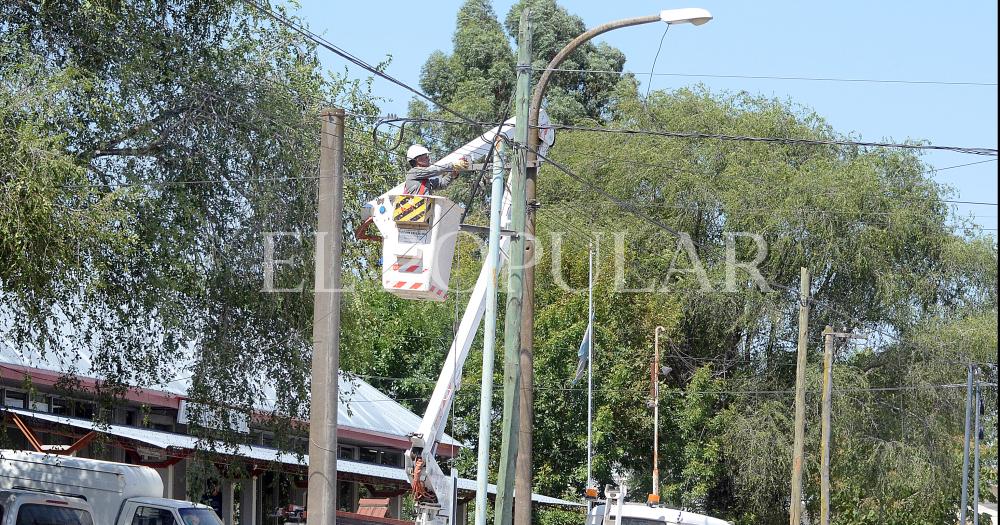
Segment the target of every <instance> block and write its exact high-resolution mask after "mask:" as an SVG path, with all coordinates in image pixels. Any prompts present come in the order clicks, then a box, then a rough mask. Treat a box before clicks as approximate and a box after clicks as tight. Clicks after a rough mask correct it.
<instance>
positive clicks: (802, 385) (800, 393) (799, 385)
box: [788, 268, 810, 525]
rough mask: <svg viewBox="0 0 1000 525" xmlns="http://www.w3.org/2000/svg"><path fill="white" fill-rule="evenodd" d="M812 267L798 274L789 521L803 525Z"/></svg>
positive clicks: (796, 524)
mask: <svg viewBox="0 0 1000 525" xmlns="http://www.w3.org/2000/svg"><path fill="white" fill-rule="evenodd" d="M809 286H810V283H809V269H808V268H802V269H801V271H800V275H799V341H798V362H797V364H796V367H795V443H794V445H793V447H792V497H791V502H790V505H789V513H788V523H789V525H802V462H803V459H804V457H803V456H804V452H805V439H806V367H807V366H808V359H807V355H808V347H809V295H810V293H809Z"/></svg>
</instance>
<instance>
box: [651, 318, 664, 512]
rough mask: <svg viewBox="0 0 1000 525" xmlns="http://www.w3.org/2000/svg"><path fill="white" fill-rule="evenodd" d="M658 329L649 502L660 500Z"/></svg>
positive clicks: (655, 336)
mask: <svg viewBox="0 0 1000 525" xmlns="http://www.w3.org/2000/svg"><path fill="white" fill-rule="evenodd" d="M660 330H666V328H664V327H662V326H657V327H656V328H654V329H653V373H652V374H651V375H652V378H653V497H652V498H650V499H651V501H650V503H659V502H660Z"/></svg>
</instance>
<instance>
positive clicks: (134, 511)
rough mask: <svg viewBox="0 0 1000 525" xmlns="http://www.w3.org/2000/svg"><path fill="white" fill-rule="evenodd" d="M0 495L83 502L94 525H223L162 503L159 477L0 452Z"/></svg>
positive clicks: (193, 508) (208, 513)
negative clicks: (33, 494)
mask: <svg viewBox="0 0 1000 525" xmlns="http://www.w3.org/2000/svg"><path fill="white" fill-rule="evenodd" d="M3 489H14V490H19V491H31V492H36V493H39V494H44V495H51V496H52V498H51V499H52V500H53V501H55V500H66V501H72V500H74V499H76V500H82V501H84V502H86V503H87V504H89V505H90V507H92V508H93V525H222V521H221V520H219V517H218V516H217V515H216V514H215V511H213V510H212V509H211V507H207V506H205V505H198V504H195V503H191V502H190V501H181V500H174V499H166V498H162V497H161V496H162V495H163V481H162V480H161V479H160V475H159V474H157V473H156V471H155V470H153V469H151V468H149V467H143V466H139V465H127V464H123V463H113V462H110V461H100V460H96V459H85V458H76V457H70V456H57V455H52V454H43V453H39V452H28V451H22V450H0V490H3ZM18 523H20V522H18ZM31 523H33V522H31ZM39 523H43V522H39ZM0 525H7V524H5V523H3V522H2V521H0ZM80 525H89V524H87V523H81V524H80Z"/></svg>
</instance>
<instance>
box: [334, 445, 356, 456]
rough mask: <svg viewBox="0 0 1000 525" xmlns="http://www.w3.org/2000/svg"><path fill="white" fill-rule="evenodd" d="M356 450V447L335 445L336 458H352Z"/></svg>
mask: <svg viewBox="0 0 1000 525" xmlns="http://www.w3.org/2000/svg"><path fill="white" fill-rule="evenodd" d="M357 450H358V448H357V447H352V446H349V445H340V446H338V447H337V459H354V453H355V452H356V451H357Z"/></svg>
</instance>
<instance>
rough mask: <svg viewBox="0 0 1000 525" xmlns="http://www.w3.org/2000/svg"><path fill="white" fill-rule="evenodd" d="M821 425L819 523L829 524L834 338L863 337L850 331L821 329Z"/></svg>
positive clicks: (829, 328) (828, 327) (822, 524)
mask: <svg viewBox="0 0 1000 525" xmlns="http://www.w3.org/2000/svg"><path fill="white" fill-rule="evenodd" d="M823 338H824V345H823V348H824V351H823V409H822V410H823V412H822V414H823V415H822V419H823V427H822V429H821V430H820V440H821V441H820V477H819V481H820V500H819V508H820V511H819V523H820V525H830V413H831V412H832V411H833V353H834V344H835V339H834V338H838V339H864V337H862V336H859V335H857V334H853V333H850V332H834V331H833V327H831V326H829V325H827V327H826V329H824V330H823Z"/></svg>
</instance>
